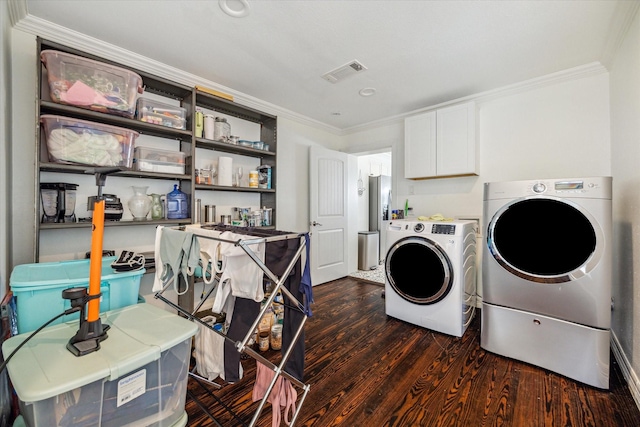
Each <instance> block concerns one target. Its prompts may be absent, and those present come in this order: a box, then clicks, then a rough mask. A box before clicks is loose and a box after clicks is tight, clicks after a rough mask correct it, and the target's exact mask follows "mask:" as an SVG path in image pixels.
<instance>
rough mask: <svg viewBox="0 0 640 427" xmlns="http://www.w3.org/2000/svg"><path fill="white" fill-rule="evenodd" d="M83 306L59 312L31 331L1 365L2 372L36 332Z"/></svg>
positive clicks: (0, 371) (0, 370)
mask: <svg viewBox="0 0 640 427" xmlns="http://www.w3.org/2000/svg"><path fill="white" fill-rule="evenodd" d="M80 308H81V307H71V308H69V309H67V310H65V311H63V312H62V313H60V314H58V315H57V316H55V317H54V318H52V319H51V320H48V321H47V322H46V323H45V324H43V325H42V326H40V327H39V328H38V329H36V330H35V331H33V332H32V333H31V335H29V336H28V337H27V339H25V340H24V341H22V342H21V343H20V344H19V345H18V346H17V347H16V348H15V349H14V350H13V351H12V352H11V354H10V355H9V356H8V357H7V358H6V359H5V361H4V362H2V365H0V373H2V371H4V369H5V368H6V367H7V363H9V360H11V358H12V357H13V355H14V354H16V352H17V351H18V350H20V349H21V348H22V346H23V345H25V344H26V343H27V342H28V341H29V340H30V339H31V338H33V337H34V335H35V334H37V333H38V332H40V331H41V330H43V329H44V328H46V327H47V326H49V325H50V324H51V323H52V322H55V321H56V320H58V319H59V318H61V317H62V316H66V315H67V314H71V313H75V312H76V311H80Z"/></svg>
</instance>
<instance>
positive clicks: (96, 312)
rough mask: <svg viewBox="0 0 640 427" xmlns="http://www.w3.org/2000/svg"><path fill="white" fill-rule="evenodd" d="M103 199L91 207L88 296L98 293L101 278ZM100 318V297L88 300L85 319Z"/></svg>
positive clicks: (91, 320)
mask: <svg viewBox="0 0 640 427" xmlns="http://www.w3.org/2000/svg"><path fill="white" fill-rule="evenodd" d="M104 205H105V203H104V200H100V201H97V202H96V203H95V204H94V207H93V220H92V231H91V259H90V262H89V296H93V295H99V294H100V280H101V279H102V241H103V238H104ZM99 318H100V298H96V299H92V300H90V301H89V309H88V312H87V321H89V322H95V321H97V320H98V319H99Z"/></svg>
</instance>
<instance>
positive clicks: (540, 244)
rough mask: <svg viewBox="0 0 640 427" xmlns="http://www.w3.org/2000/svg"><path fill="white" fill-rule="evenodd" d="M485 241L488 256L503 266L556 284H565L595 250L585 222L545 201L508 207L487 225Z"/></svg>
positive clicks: (573, 210) (564, 206) (573, 209)
mask: <svg viewBox="0 0 640 427" xmlns="http://www.w3.org/2000/svg"><path fill="white" fill-rule="evenodd" d="M488 237H489V249H490V251H491V253H492V254H493V256H494V257H495V258H496V259H497V260H498V261H499V262H500V263H501V264H503V266H505V267H507V268H508V269H511V270H512V271H513V272H518V273H522V274H524V275H525V276H534V277H538V278H540V277H542V278H544V277H560V278H561V280H560V281H566V280H568V279H566V275H567V273H570V272H572V271H575V270H576V269H578V268H580V267H582V266H583V265H584V264H585V263H586V262H587V261H588V260H589V258H590V257H591V256H592V254H593V253H594V251H595V249H596V233H595V231H594V229H593V226H592V225H591V222H590V221H589V219H588V218H587V217H585V215H584V214H583V213H582V212H580V211H579V210H578V209H577V208H576V207H574V206H572V205H570V204H569V203H566V202H564V201H559V200H554V199H546V198H537V199H525V200H521V201H518V202H515V203H513V204H511V205H509V206H508V207H507V208H506V209H504V210H503V211H501V213H500V212H499V213H498V214H497V215H496V217H495V218H494V220H493V221H492V223H491V224H490V226H489V236H488ZM505 263H506V264H505ZM514 270H515V271H514ZM565 279H566V280H565Z"/></svg>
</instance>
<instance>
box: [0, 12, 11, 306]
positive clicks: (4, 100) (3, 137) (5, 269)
mask: <svg viewBox="0 0 640 427" xmlns="http://www.w3.org/2000/svg"><path fill="white" fill-rule="evenodd" d="M10 28H11V25H10V23H9V11H8V4H7V3H6V2H2V4H0V58H2V67H0V112H1V113H0V206H7V205H8V204H9V200H11V192H10V191H11V186H10V185H9V183H10V182H11V144H9V141H10V140H11V132H10V128H9V123H11V108H9V107H10V102H11V74H10V67H11V31H10ZM8 213H9V211H8V209H4V210H2V211H0V253H1V254H2V255H0V300H2V298H3V297H4V295H5V293H6V288H7V278H8V277H9V265H10V259H11V258H10V254H11V251H10V243H9V242H10V236H11V234H10V231H11V228H10V227H9V222H8V218H6V215H7V214H8Z"/></svg>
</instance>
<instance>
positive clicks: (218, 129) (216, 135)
mask: <svg viewBox="0 0 640 427" xmlns="http://www.w3.org/2000/svg"><path fill="white" fill-rule="evenodd" d="M230 136H231V125H230V124H229V122H227V119H225V118H224V117H216V118H215V120H214V123H213V139H215V140H216V141H227V140H228V139H229V137H230Z"/></svg>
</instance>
